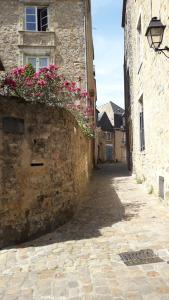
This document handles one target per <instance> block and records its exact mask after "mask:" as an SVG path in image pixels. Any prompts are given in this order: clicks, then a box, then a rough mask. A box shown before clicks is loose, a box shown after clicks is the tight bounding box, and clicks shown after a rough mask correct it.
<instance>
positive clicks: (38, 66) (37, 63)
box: [26, 55, 50, 72]
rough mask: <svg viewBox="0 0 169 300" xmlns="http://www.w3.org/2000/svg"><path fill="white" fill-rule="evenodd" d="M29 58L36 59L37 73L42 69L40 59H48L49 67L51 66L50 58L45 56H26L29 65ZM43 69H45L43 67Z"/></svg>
mask: <svg viewBox="0 0 169 300" xmlns="http://www.w3.org/2000/svg"><path fill="white" fill-rule="evenodd" d="M29 58H35V59H36V69H35V71H36V72H37V71H39V70H40V69H41V68H40V63H39V60H40V58H46V59H47V66H49V60H50V57H49V56H45V55H40V56H36V55H26V63H27V64H29V62H28V59H29ZM42 68H43V67H42Z"/></svg>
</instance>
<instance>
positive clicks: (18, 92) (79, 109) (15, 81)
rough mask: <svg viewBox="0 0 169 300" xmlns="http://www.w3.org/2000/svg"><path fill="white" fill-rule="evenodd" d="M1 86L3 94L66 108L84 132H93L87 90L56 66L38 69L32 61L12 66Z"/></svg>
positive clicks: (91, 113) (91, 112)
mask: <svg viewBox="0 0 169 300" xmlns="http://www.w3.org/2000/svg"><path fill="white" fill-rule="evenodd" d="M0 88H1V93H3V94H4V95H6V96H17V97H20V98H23V99H25V100H26V101H29V102H40V103H45V104H46V105H50V106H61V107H64V108H66V109H67V110H69V111H70V112H71V113H72V114H73V115H74V116H75V118H76V119H77V121H78V123H79V125H80V127H81V128H82V130H83V132H84V133H85V134H86V135H88V136H92V135H93V128H92V126H91V122H90V119H91V118H92V115H93V110H92V108H91V107H88V106H87V107H86V103H87V100H88V97H89V96H88V93H87V92H86V91H84V90H82V89H81V88H80V87H79V86H78V84H77V83H76V82H75V81H68V80H67V79H65V77H64V76H63V74H61V73H60V68H59V67H58V66H56V65H49V66H48V67H44V68H41V69H40V70H39V71H37V72H36V71H35V70H34V68H33V66H32V65H31V64H28V65H26V66H24V67H17V68H14V69H12V70H11V71H10V72H9V73H7V74H6V75H5V77H4V79H3V80H2V82H1V84H0Z"/></svg>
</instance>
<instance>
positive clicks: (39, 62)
mask: <svg viewBox="0 0 169 300" xmlns="http://www.w3.org/2000/svg"><path fill="white" fill-rule="evenodd" d="M26 60H27V63H28V64H31V65H32V66H33V67H34V69H35V70H36V71H38V70H39V69H41V68H44V67H47V66H48V65H49V57H47V56H46V57H45V56H41V57H37V56H34V57H33V56H28V57H27V59H26Z"/></svg>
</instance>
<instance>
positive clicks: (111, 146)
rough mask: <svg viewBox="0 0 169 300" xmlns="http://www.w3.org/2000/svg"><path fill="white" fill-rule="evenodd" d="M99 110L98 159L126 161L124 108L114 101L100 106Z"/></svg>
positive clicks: (100, 160)
mask: <svg viewBox="0 0 169 300" xmlns="http://www.w3.org/2000/svg"><path fill="white" fill-rule="evenodd" d="M99 111H100V113H99V114H98V124H97V126H98V129H97V135H98V161H99V162H106V161H110V162H126V133H125V126H124V123H123V116H124V109H122V108H121V107H119V106H118V105H116V104H115V103H113V102H108V103H106V104H103V105H102V106H100V107H99Z"/></svg>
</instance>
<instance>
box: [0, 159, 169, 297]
mask: <svg viewBox="0 0 169 300" xmlns="http://www.w3.org/2000/svg"><path fill="white" fill-rule="evenodd" d="M168 228H169V210H168V208H166V207H165V206H163V205H162V204H161V203H160V201H159V200H158V199H156V198H155V197H153V196H152V195H147V194H146V192H145V191H144V189H143V187H142V186H140V185H137V184H136V182H135V180H134V179H133V178H132V177H130V176H128V173H127V171H126V169H125V167H124V166H123V165H118V164H116V165H113V164H112V165H107V164H105V165H103V166H101V167H100V169H99V170H96V171H95V174H94V176H93V179H92V182H91V186H90V189H89V194H88V195H86V197H85V199H84V202H83V205H82V206H81V207H80V209H79V210H78V213H77V214H76V216H75V217H74V219H73V220H72V221H70V222H69V223H68V224H66V225H64V226H62V227H60V228H59V229H57V230H56V231H55V232H53V233H50V234H47V235H45V236H42V237H41V238H39V239H36V240H34V241H32V242H29V243H25V244H22V245H19V246H17V247H11V248H10V249H9V248H8V249H3V250H1V251H0V299H1V300H32V299H35V300H55V299H57V300H67V299H71V300H80V299H82V300H91V299H92V300H111V299H116V300H165V299H169V264H167V262H168V261H169V233H168ZM148 248H149V249H152V250H154V252H155V253H157V254H158V255H159V256H160V257H161V258H162V259H163V260H164V262H161V263H156V264H148V265H140V266H130V267H128V266H126V265H125V264H124V262H123V261H122V260H121V259H120V256H119V253H121V252H125V251H136V250H140V249H148Z"/></svg>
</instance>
